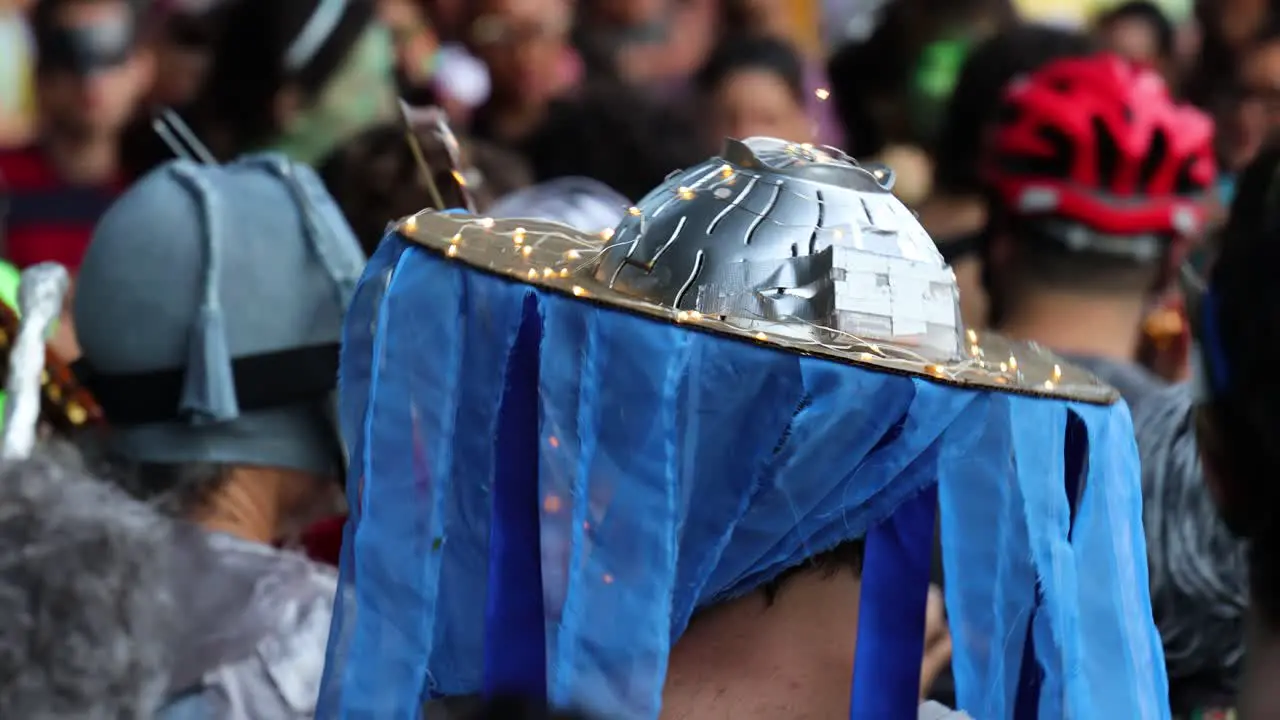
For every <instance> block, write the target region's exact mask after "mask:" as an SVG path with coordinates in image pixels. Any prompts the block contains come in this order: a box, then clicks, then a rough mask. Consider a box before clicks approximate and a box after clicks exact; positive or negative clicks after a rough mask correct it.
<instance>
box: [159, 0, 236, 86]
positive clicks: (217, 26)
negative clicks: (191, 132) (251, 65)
mask: <svg viewBox="0 0 1280 720" xmlns="http://www.w3.org/2000/svg"><path fill="white" fill-rule="evenodd" d="M230 5H231V3H230V2H229V0H173V1H172V2H169V3H167V4H166V5H160V6H159V7H158V8H157V10H156V12H155V17H154V19H153V20H152V22H153V24H154V25H155V28H154V31H153V35H154V38H153V41H152V45H153V47H154V48H155V55H156V81H155V85H154V87H153V88H152V91H151V101H152V103H153V104H155V105H157V106H160V107H186V106H188V105H189V104H190V103H192V102H193V101H195V99H196V98H197V97H199V93H200V89H201V87H202V86H203V85H204V80H205V77H206V76H207V75H208V73H209V67H210V65H211V63H212V60H213V53H214V47H215V45H216V44H217V39H218V36H219V35H220V34H221V30H222V18H223V17H224V16H225V15H226V10H227V8H228V7H230Z"/></svg>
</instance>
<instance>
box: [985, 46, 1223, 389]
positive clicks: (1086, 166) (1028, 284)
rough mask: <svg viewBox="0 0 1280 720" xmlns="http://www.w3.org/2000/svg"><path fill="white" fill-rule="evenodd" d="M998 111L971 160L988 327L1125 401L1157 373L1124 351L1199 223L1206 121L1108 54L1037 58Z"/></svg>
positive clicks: (1208, 159)
mask: <svg viewBox="0 0 1280 720" xmlns="http://www.w3.org/2000/svg"><path fill="white" fill-rule="evenodd" d="M998 112H999V114H998V116H997V119H996V120H995V123H994V125H993V126H992V128H991V131H990V135H989V136H988V143H987V146H986V148H985V151H984V154H983V157H982V159H981V161H980V166H981V167H982V168H983V171H984V180H985V182H987V183H988V187H989V188H990V191H991V196H990V197H991V206H990V208H989V212H990V213H991V217H990V219H989V223H990V233H991V234H990V237H989V238H988V240H987V249H986V261H987V267H986V270H987V275H986V277H987V280H988V282H987V286H988V289H989V291H990V292H991V293H992V296H991V297H992V303H993V306H992V317H993V319H994V322H993V327H996V328H997V329H999V330H1000V331H1001V332H1002V333H1005V334H1007V335H1009V336H1010V337H1013V338H1015V339H1020V340H1029V341H1034V342H1038V343H1040V344H1042V345H1045V346H1047V347H1050V348H1053V349H1054V350H1055V351H1057V352H1059V353H1062V354H1063V355H1064V356H1066V357H1067V358H1068V359H1071V360H1072V361H1073V362H1076V363H1077V364H1079V365H1081V366H1083V367H1085V368H1086V369H1089V370H1091V371H1092V372H1094V373H1095V374H1097V375H1099V376H1100V377H1101V378H1103V379H1104V380H1105V381H1107V382H1109V383H1111V384H1112V385H1113V386H1115V387H1116V388H1117V389H1119V390H1120V391H1121V393H1122V394H1123V395H1125V397H1126V399H1127V400H1129V402H1130V404H1131V405H1132V404H1135V403H1136V402H1137V401H1138V400H1140V399H1141V396H1142V395H1143V394H1145V393H1146V392H1148V391H1150V390H1151V389H1154V388H1155V387H1159V386H1161V385H1162V384H1163V383H1161V382H1159V381H1158V380H1157V379H1156V378H1155V377H1154V376H1152V375H1151V374H1150V373H1149V372H1147V371H1146V370H1145V369H1143V368H1141V367H1139V366H1138V365H1137V364H1136V362H1135V360H1136V352H1137V349H1138V347H1139V345H1140V341H1141V331H1142V322H1143V318H1144V317H1145V315H1146V312H1147V309H1148V308H1149V306H1150V304H1151V302H1152V301H1153V299H1154V298H1155V297H1157V296H1158V294H1159V293H1162V292H1163V291H1164V290H1165V289H1166V288H1167V287H1168V286H1169V285H1170V283H1171V281H1172V280H1173V279H1174V277H1175V273H1174V270H1175V269H1176V268H1177V267H1178V266H1179V264H1180V263H1181V262H1182V260H1183V259H1184V258H1185V257H1186V252H1187V250H1188V248H1189V246H1190V244H1191V243H1192V242H1193V241H1198V240H1199V239H1200V237H1201V233H1202V232H1203V231H1204V228H1205V224H1206V222H1207V220H1208V214H1209V205H1210V202H1209V200H1210V194H1211V191H1212V187H1213V183H1214V182H1215V180H1216V166H1215V162H1214V156H1213V145H1212V143H1213V123H1212V121H1210V120H1209V118H1208V116H1206V115H1204V114H1203V113H1201V112H1199V111H1197V110H1195V109H1194V108H1191V107H1190V106H1186V105H1181V104H1178V103H1177V102H1176V101H1174V100H1173V99H1172V98H1171V97H1170V96H1169V93H1168V90H1167V88H1166V86H1165V84H1164V82H1163V81H1162V80H1161V79H1160V76H1159V75H1157V74H1156V73H1155V72H1154V71H1151V70H1149V69H1146V68H1143V67H1141V66H1137V65H1134V64H1132V63H1131V62H1129V61H1127V60H1124V59H1122V58H1120V57H1118V56H1116V55H1111V54H1101V55H1096V56H1093V57H1088V58H1067V59H1061V60H1056V61H1054V62H1051V63H1049V64H1047V65H1045V66H1044V67H1042V68H1040V69H1039V70H1037V71H1035V72H1033V73H1032V74H1030V75H1029V76H1027V77H1026V78H1024V79H1022V80H1019V81H1015V82H1014V83H1013V84H1012V85H1011V86H1010V87H1009V89H1008V91H1007V92H1006V94H1005V97H1004V100H1003V102H1002V103H1001V106H1000V109H999V111H998ZM1049 137H1052V138H1055V140H1053V141H1052V142H1049V141H1046V140H1044V138H1049Z"/></svg>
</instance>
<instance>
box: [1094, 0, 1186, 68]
mask: <svg viewBox="0 0 1280 720" xmlns="http://www.w3.org/2000/svg"><path fill="white" fill-rule="evenodd" d="M1095 31H1096V32H1097V34H1098V36H1099V39H1100V40H1101V44H1102V46H1103V47H1105V48H1106V49H1107V50H1110V51H1111V52H1114V53H1116V54H1117V55H1119V56H1121V57H1123V58H1126V59H1128V60H1132V61H1134V62H1138V63H1142V64H1144V65H1148V66H1150V67H1153V68H1156V69H1158V70H1162V71H1163V70H1168V69H1170V63H1172V61H1173V59H1174V58H1173V56H1174V51H1175V49H1176V48H1175V41H1176V37H1175V29H1174V27H1173V22H1172V21H1170V20H1169V18H1168V16H1166V15H1165V14H1164V11H1163V10H1161V9H1160V6H1159V5H1156V4H1155V3H1154V2H1151V1H1150V0H1130V2H1126V3H1123V4H1121V5H1119V6H1117V7H1115V8H1113V9H1111V10H1109V11H1108V12H1106V13H1105V14H1104V15H1102V16H1101V17H1100V18H1098V20H1097V22H1096V24H1095Z"/></svg>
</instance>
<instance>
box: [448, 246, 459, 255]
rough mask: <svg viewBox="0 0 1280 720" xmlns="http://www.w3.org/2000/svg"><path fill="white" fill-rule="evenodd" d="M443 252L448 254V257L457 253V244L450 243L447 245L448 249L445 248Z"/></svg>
mask: <svg viewBox="0 0 1280 720" xmlns="http://www.w3.org/2000/svg"><path fill="white" fill-rule="evenodd" d="M445 252H446V254H448V255H449V257H453V256H454V255H457V254H458V246H457V245H450V246H449V249H448V250H446V251H445Z"/></svg>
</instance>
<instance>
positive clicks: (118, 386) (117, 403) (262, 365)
mask: <svg viewBox="0 0 1280 720" xmlns="http://www.w3.org/2000/svg"><path fill="white" fill-rule="evenodd" d="M72 370H73V371H74V372H75V374H76V376H77V377H78V378H79V379H80V382H81V383H82V384H83V385H84V386H85V387H87V388H88V389H89V391H90V392H91V393H93V396H94V397H95V398H97V400H98V403H99V404H100V405H101V406H102V409H103V411H104V413H105V414H106V417H107V421H108V422H110V423H111V424H120V425H142V424H146V423H160V422H173V421H174V420H185V419H186V418H184V417H182V415H181V413H180V412H179V406H180V404H181V402H182V386H183V381H184V377H185V370H181V369H179V370H159V371H155V372H146V373H127V374H125V373H122V374H105V373H97V372H94V371H93V369H92V368H91V367H89V365H88V364H87V363H86V362H85V361H84V360H79V361H77V362H76V363H74V364H73V365H72ZM231 371H232V374H233V375H234V377H235V386H236V401H237V403H238V404H239V406H240V409H241V410H245V411H248V410H267V409H270V408H279V407H286V406H289V405H301V404H304V403H308V402H315V401H318V400H320V399H322V398H324V397H325V396H327V395H328V394H330V393H332V392H333V390H334V388H335V387H336V386H337V379H338V345H337V344H330V345H315V346H312V347H305V348H298V349H294V350H282V351H279V352H273V353H265V354H262V355H249V356H246V357H241V358H236V359H235V360H232V361H231Z"/></svg>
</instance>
